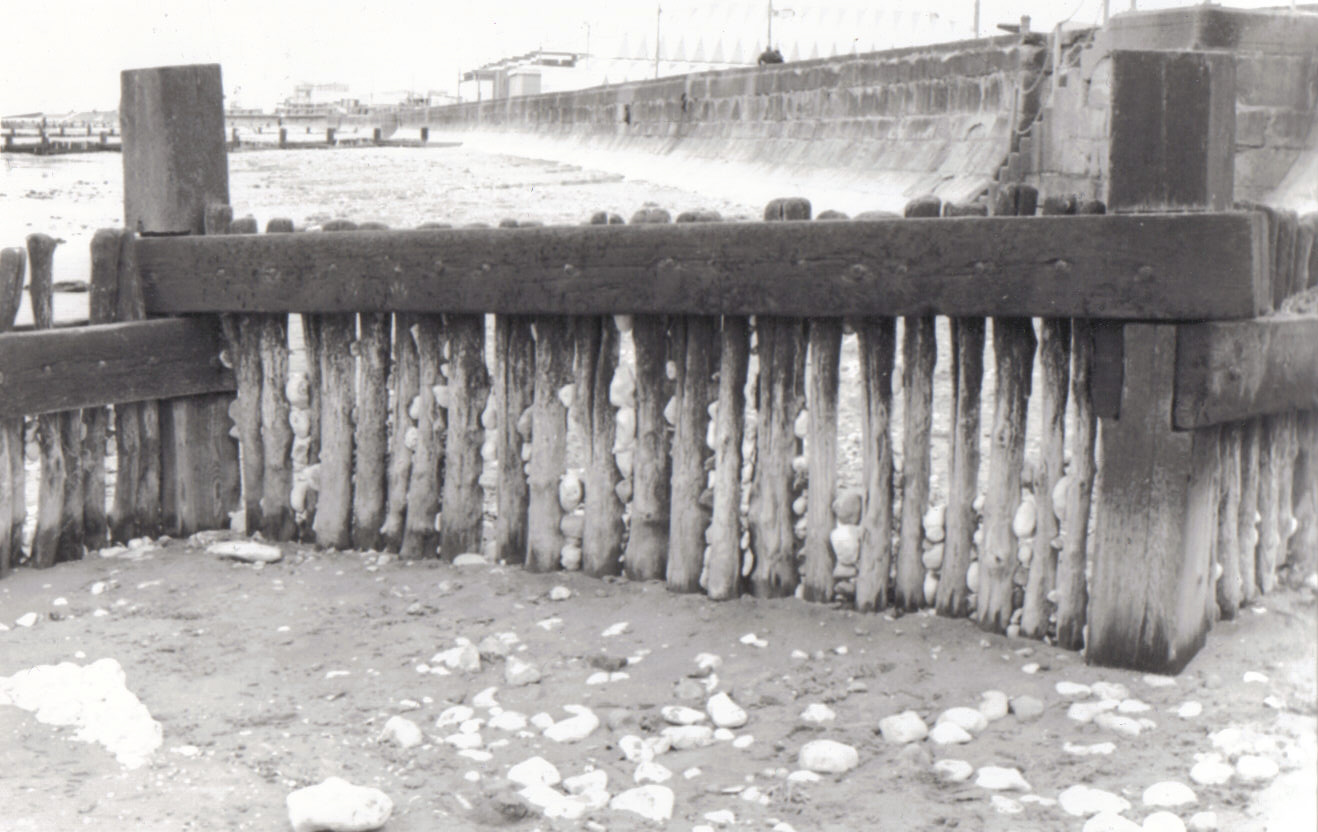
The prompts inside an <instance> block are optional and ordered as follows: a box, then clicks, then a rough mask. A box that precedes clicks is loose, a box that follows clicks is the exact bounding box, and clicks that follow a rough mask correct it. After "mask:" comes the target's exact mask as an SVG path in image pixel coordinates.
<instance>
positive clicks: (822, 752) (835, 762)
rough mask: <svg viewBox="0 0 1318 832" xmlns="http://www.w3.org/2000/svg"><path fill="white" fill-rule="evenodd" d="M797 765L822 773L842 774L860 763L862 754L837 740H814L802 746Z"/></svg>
mask: <svg viewBox="0 0 1318 832" xmlns="http://www.w3.org/2000/svg"><path fill="white" fill-rule="evenodd" d="M797 765H799V766H800V767H801V768H803V769H807V770H809V771H815V772H819V773H820V774H842V773H843V772H847V771H851V770H852V769H853V768H855V767H856V766H858V765H860V754H859V753H857V751H856V749H854V748H852V747H851V746H849V745H846V744H844V743H840V742H837V741H836V740H813V741H811V742H808V743H806V744H805V745H803V746H801V753H800V755H799V757H798V760H797Z"/></svg>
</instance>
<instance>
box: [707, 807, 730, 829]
mask: <svg viewBox="0 0 1318 832" xmlns="http://www.w3.org/2000/svg"><path fill="white" fill-rule="evenodd" d="M705 820H707V821H709V822H710V823H712V824H714V825H715V826H731V825H732V824H734V823H736V822H737V816H736V815H735V814H733V812H732V810H730V809H715V810H714V811H712V812H706V813H705Z"/></svg>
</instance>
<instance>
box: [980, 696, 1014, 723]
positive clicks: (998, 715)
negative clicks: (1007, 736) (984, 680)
mask: <svg viewBox="0 0 1318 832" xmlns="http://www.w3.org/2000/svg"><path fill="white" fill-rule="evenodd" d="M1009 705H1010V700H1008V698H1007V694H1005V693H1003V692H1002V691H1000V690H986V691H984V693H982V694H980V700H979V712H980V713H981V714H983V715H984V718H985V719H987V720H988V721H989V722H993V721H995V720H999V719H1002V718H1004V717H1005V716H1006V715H1007V712H1008V709H1009Z"/></svg>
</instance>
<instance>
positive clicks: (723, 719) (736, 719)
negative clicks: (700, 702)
mask: <svg viewBox="0 0 1318 832" xmlns="http://www.w3.org/2000/svg"><path fill="white" fill-rule="evenodd" d="M705 712H706V713H708V714H709V718H710V720H712V721H713V723H714V724H715V725H717V726H718V727H720V728H740V727H742V726H743V725H745V724H746V723H747V721H749V720H750V715H749V714H747V713H746V709H745V708H742V707H741V706H740V705H738V704H737V703H736V702H733V701H732V697H731V696H728V695H727V694H726V693H723V692H722V691H720V692H719V693H716V694H714V695H713V696H711V697H709V699H708V700H707V701H706V702H705Z"/></svg>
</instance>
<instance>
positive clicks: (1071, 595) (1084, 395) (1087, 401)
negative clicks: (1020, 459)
mask: <svg viewBox="0 0 1318 832" xmlns="http://www.w3.org/2000/svg"><path fill="white" fill-rule="evenodd" d="M1077 210H1078V211H1079V212H1080V213H1082V214H1101V213H1103V212H1104V210H1106V206H1104V204H1103V203H1102V202H1099V201H1097V200H1091V201H1088V202H1085V203H1084V204H1082V205H1080V206H1078V207H1077ZM1093 363H1094V336H1093V326H1092V324H1091V323H1090V322H1089V321H1088V320H1086V319H1084V318H1076V319H1074V320H1073V321H1072V322H1071V403H1072V405H1073V406H1074V407H1075V423H1074V424H1075V430H1074V431H1073V432H1072V433H1071V436H1070V438H1069V441H1070V447H1071V473H1070V476H1069V479H1068V484H1067V488H1066V506H1065V514H1064V515H1063V516H1064V517H1065V518H1066V522H1065V528H1066V534H1065V535H1064V536H1063V538H1062V551H1061V553H1060V554H1059V556H1058V559H1057V643H1058V644H1059V645H1060V646H1062V647H1064V648H1066V649H1067V650H1079V649H1080V648H1081V647H1083V646H1084V632H1085V621H1086V618H1087V614H1088V613H1087V606H1088V602H1089V588H1088V585H1087V580H1086V569H1087V567H1086V564H1087V561H1088V557H1089V555H1088V550H1089V545H1088V544H1089V516H1090V509H1091V503H1092V502H1093V491H1094V475H1095V471H1096V470H1097V468H1096V465H1095V462H1094V437H1095V436H1097V428H1098V421H1097V417H1096V416H1095V414H1094V399H1093V395H1092V393H1091V391H1090V385H1089V379H1090V371H1091V369H1092V366H1093Z"/></svg>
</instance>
